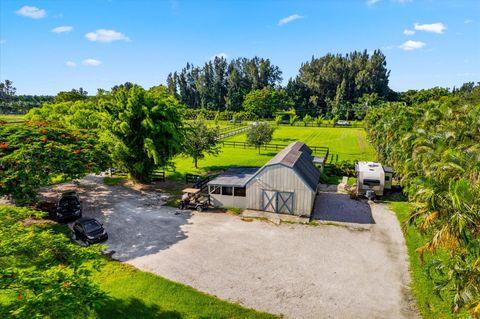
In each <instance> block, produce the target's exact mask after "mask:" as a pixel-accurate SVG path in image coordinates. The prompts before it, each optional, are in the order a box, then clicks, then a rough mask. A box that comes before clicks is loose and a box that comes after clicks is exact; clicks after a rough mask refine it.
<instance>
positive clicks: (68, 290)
mask: <svg viewBox="0 0 480 319" xmlns="http://www.w3.org/2000/svg"><path fill="white" fill-rule="evenodd" d="M43 216H44V215H43V214H42V213H39V212H37V211H33V210H30V209H27V208H17V207H12V206H0V294H1V297H2V299H6V300H7V301H8V303H7V304H6V305H2V307H1V308H0V317H2V318H25V319H30V318H51V319H54V318H87V317H90V315H91V314H92V313H93V311H94V309H96V308H98V307H99V306H100V305H101V304H102V301H104V300H105V298H106V295H105V294H104V293H103V292H102V291H101V290H100V289H99V287H98V286H97V285H96V284H95V283H94V282H93V281H92V280H91V273H92V270H93V269H95V268H97V267H98V266H99V263H100V261H101V260H102V257H101V253H100V250H99V247H97V246H96V245H95V246H91V247H79V246H78V245H76V244H74V243H72V242H71V241H70V240H69V239H68V237H67V236H65V234H63V233H61V232H54V231H53V228H52V227H51V225H49V223H48V222H47V221H45V220H42V219H41V217H43ZM86 262H88V264H87V263H86Z"/></svg>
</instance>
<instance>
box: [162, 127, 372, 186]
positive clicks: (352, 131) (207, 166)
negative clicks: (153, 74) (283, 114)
mask: <svg viewBox="0 0 480 319" xmlns="http://www.w3.org/2000/svg"><path fill="white" fill-rule="evenodd" d="M245 139H246V135H245V134H240V135H236V136H232V137H231V138H228V139H226V140H227V141H242V142H243V141H245ZM297 140H299V141H302V142H305V143H307V144H310V145H315V146H328V147H329V148H330V154H332V155H333V156H335V157H334V160H335V161H342V160H374V159H375V155H374V150H373V148H372V147H371V145H370V144H369V143H368V142H367V140H366V134H365V131H364V130H363V129H360V128H358V129H357V128H318V127H313V128H308V127H307V128H306V127H291V126H280V127H279V128H276V130H275V132H274V139H273V141H272V143H278V144H289V143H290V142H293V141H297ZM275 154H277V151H275V150H261V154H260V155H259V154H258V151H257V150H255V149H252V148H247V149H244V148H241V147H240V148H233V147H230V146H226V147H223V148H222V149H221V152H220V154H218V156H212V155H208V156H206V157H205V159H202V160H200V161H199V162H198V165H199V168H198V169H195V167H194V166H193V161H192V159H191V158H188V157H184V156H178V157H177V158H176V159H175V161H174V163H175V171H167V177H168V178H170V179H172V178H173V179H182V178H183V177H184V175H185V173H191V174H205V173H208V172H211V171H217V170H223V169H227V168H229V167H234V166H262V165H264V164H265V163H266V162H267V161H268V160H270V159H271V158H272V157H273V156H275Z"/></svg>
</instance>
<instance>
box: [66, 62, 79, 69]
mask: <svg viewBox="0 0 480 319" xmlns="http://www.w3.org/2000/svg"><path fill="white" fill-rule="evenodd" d="M65 65H66V66H68V67H70V68H74V67H76V66H77V63H75V62H73V61H67V62H65Z"/></svg>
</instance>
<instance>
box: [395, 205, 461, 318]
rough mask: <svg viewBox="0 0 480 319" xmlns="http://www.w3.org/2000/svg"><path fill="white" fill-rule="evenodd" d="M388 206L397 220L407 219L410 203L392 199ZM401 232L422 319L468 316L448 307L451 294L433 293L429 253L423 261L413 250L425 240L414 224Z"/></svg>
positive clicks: (443, 256) (437, 256)
mask: <svg viewBox="0 0 480 319" xmlns="http://www.w3.org/2000/svg"><path fill="white" fill-rule="evenodd" d="M390 208H391V209H392V210H393V211H394V212H395V214H396V215H397V218H398V220H399V222H400V223H401V224H402V225H404V223H405V222H406V221H407V220H408V216H409V211H410V204H409V203H408V202H406V201H392V202H390ZM403 234H404V237H405V241H406V244H407V249H408V255H409V259H410V273H411V276H412V292H413V295H414V297H415V300H416V301H417V307H418V309H419V311H420V313H421V315H422V317H423V318H424V319H460V318H468V315H467V314H466V313H460V314H453V313H452V312H451V309H450V301H451V300H452V296H451V295H450V296H449V295H447V294H442V297H443V299H442V298H440V297H439V296H438V295H436V294H435V293H434V283H433V282H432V280H431V279H430V278H429V275H428V267H429V264H430V263H431V262H432V260H433V257H432V256H431V255H425V257H424V262H423V263H422V261H421V260H420V257H419V254H418V253H417V252H416V251H415V250H416V249H417V248H418V247H420V246H422V245H423V244H425V242H426V238H425V237H424V236H422V235H421V234H420V233H419V232H418V230H417V229H415V226H412V225H408V226H406V227H403ZM435 257H436V258H440V259H446V258H449V257H448V255H447V254H445V253H443V254H442V253H441V252H440V253H439V254H438V255H436V256H435Z"/></svg>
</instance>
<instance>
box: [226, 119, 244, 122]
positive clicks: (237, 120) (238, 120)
mask: <svg viewBox="0 0 480 319" xmlns="http://www.w3.org/2000/svg"><path fill="white" fill-rule="evenodd" d="M229 122H230V123H242V120H240V119H236V120H235V122H234V121H233V119H231V120H230V121H229Z"/></svg>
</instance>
